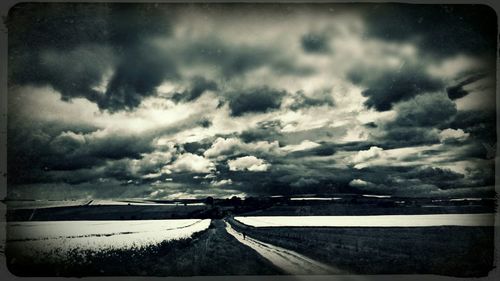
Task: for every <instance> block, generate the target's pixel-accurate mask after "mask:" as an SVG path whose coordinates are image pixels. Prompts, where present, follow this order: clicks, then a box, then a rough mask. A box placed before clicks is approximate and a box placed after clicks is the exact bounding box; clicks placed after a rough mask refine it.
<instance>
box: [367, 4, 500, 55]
mask: <svg viewBox="0 0 500 281" xmlns="http://www.w3.org/2000/svg"><path fill="white" fill-rule="evenodd" d="M364 16H365V19H366V21H367V24H366V26H367V27H368V35H369V36H375V37H378V38H381V39H383V40H387V41H399V42H400V41H411V42H415V43H416V44H417V45H418V47H419V48H420V49H421V51H422V52H423V53H425V54H433V55H437V56H453V55H456V54H457V53H468V54H482V53H488V54H489V55H490V56H495V50H496V45H497V43H496V42H497V18H496V14H495V11H494V10H493V9H492V8H490V7H488V6H486V5H432V6H429V5H414V4H412V5H408V4H384V5H373V6H368V7H367V9H366V10H365V12H364Z"/></svg>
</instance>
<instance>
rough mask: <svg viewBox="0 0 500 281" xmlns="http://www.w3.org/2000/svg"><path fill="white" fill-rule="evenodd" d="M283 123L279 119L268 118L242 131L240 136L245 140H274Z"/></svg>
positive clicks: (279, 134) (279, 133)
mask: <svg viewBox="0 0 500 281" xmlns="http://www.w3.org/2000/svg"><path fill="white" fill-rule="evenodd" d="M282 128H283V124H282V123H281V121H279V120H270V121H263V122H259V123H257V126H256V127H255V128H251V129H248V130H245V131H243V132H242V133H241V134H240V138H241V139H242V140H243V141H245V142H252V141H259V140H274V139H276V138H277V137H278V136H281V132H280V130H281V129H282Z"/></svg>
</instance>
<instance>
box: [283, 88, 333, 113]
mask: <svg viewBox="0 0 500 281" xmlns="http://www.w3.org/2000/svg"><path fill="white" fill-rule="evenodd" d="M321 105H328V106H334V105H335V102H334V100H333V97H332V94H331V91H330V90H323V91H319V92H317V93H314V94H313V95H312V96H311V97H310V96H307V95H306V94H305V93H304V91H298V92H297V93H295V95H294V97H293V103H292V105H290V109H291V110H299V109H301V108H309V107H315V106H321Z"/></svg>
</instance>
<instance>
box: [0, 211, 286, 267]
mask: <svg viewBox="0 0 500 281" xmlns="http://www.w3.org/2000/svg"><path fill="white" fill-rule="evenodd" d="M6 255H7V264H8V267H9V270H10V271H11V272H12V273H13V274H15V275H18V276H139V275H147V276H196V275H197V276H209V275H274V274H281V273H282V272H281V271H280V270H279V269H277V268H276V267H274V266H273V265H272V264H271V263H269V262H267V261H266V260H265V259H264V258H262V257H261V256H260V255H258V254H257V253H256V252H255V251H253V250H252V249H250V248H248V247H246V246H244V245H242V244H241V243H239V242H238V241H237V240H236V239H234V238H233V237H232V236H230V235H229V234H227V232H226V230H225V229H224V222H223V221H221V220H214V221H212V225H211V227H210V228H209V229H208V230H207V231H203V232H201V233H197V234H195V235H194V237H192V238H191V239H184V240H178V241H173V242H164V243H162V244H160V245H158V246H154V247H149V248H146V249H135V250H114V251H103V252H94V251H92V252H91V251H88V252H83V253H82V252H74V253H72V254H71V256H69V257H68V258H67V259H66V260H64V261H60V260H57V261H56V260H51V259H50V257H46V258H45V259H43V260H44V262H34V261H33V260H32V259H28V258H26V257H22V256H19V255H17V254H16V249H13V248H10V247H9V245H8V244H7V247H6Z"/></svg>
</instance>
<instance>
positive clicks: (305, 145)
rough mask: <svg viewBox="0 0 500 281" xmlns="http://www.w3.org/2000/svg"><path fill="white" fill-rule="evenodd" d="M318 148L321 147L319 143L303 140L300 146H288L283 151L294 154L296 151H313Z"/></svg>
mask: <svg viewBox="0 0 500 281" xmlns="http://www.w3.org/2000/svg"><path fill="white" fill-rule="evenodd" d="M318 146H320V144H319V143H316V142H313V141H310V140H303V141H302V142H301V143H299V144H295V145H292V144H291V145H287V146H284V147H282V148H281V149H282V150H284V151H286V152H294V151H301V150H307V149H312V148H315V147H318Z"/></svg>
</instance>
